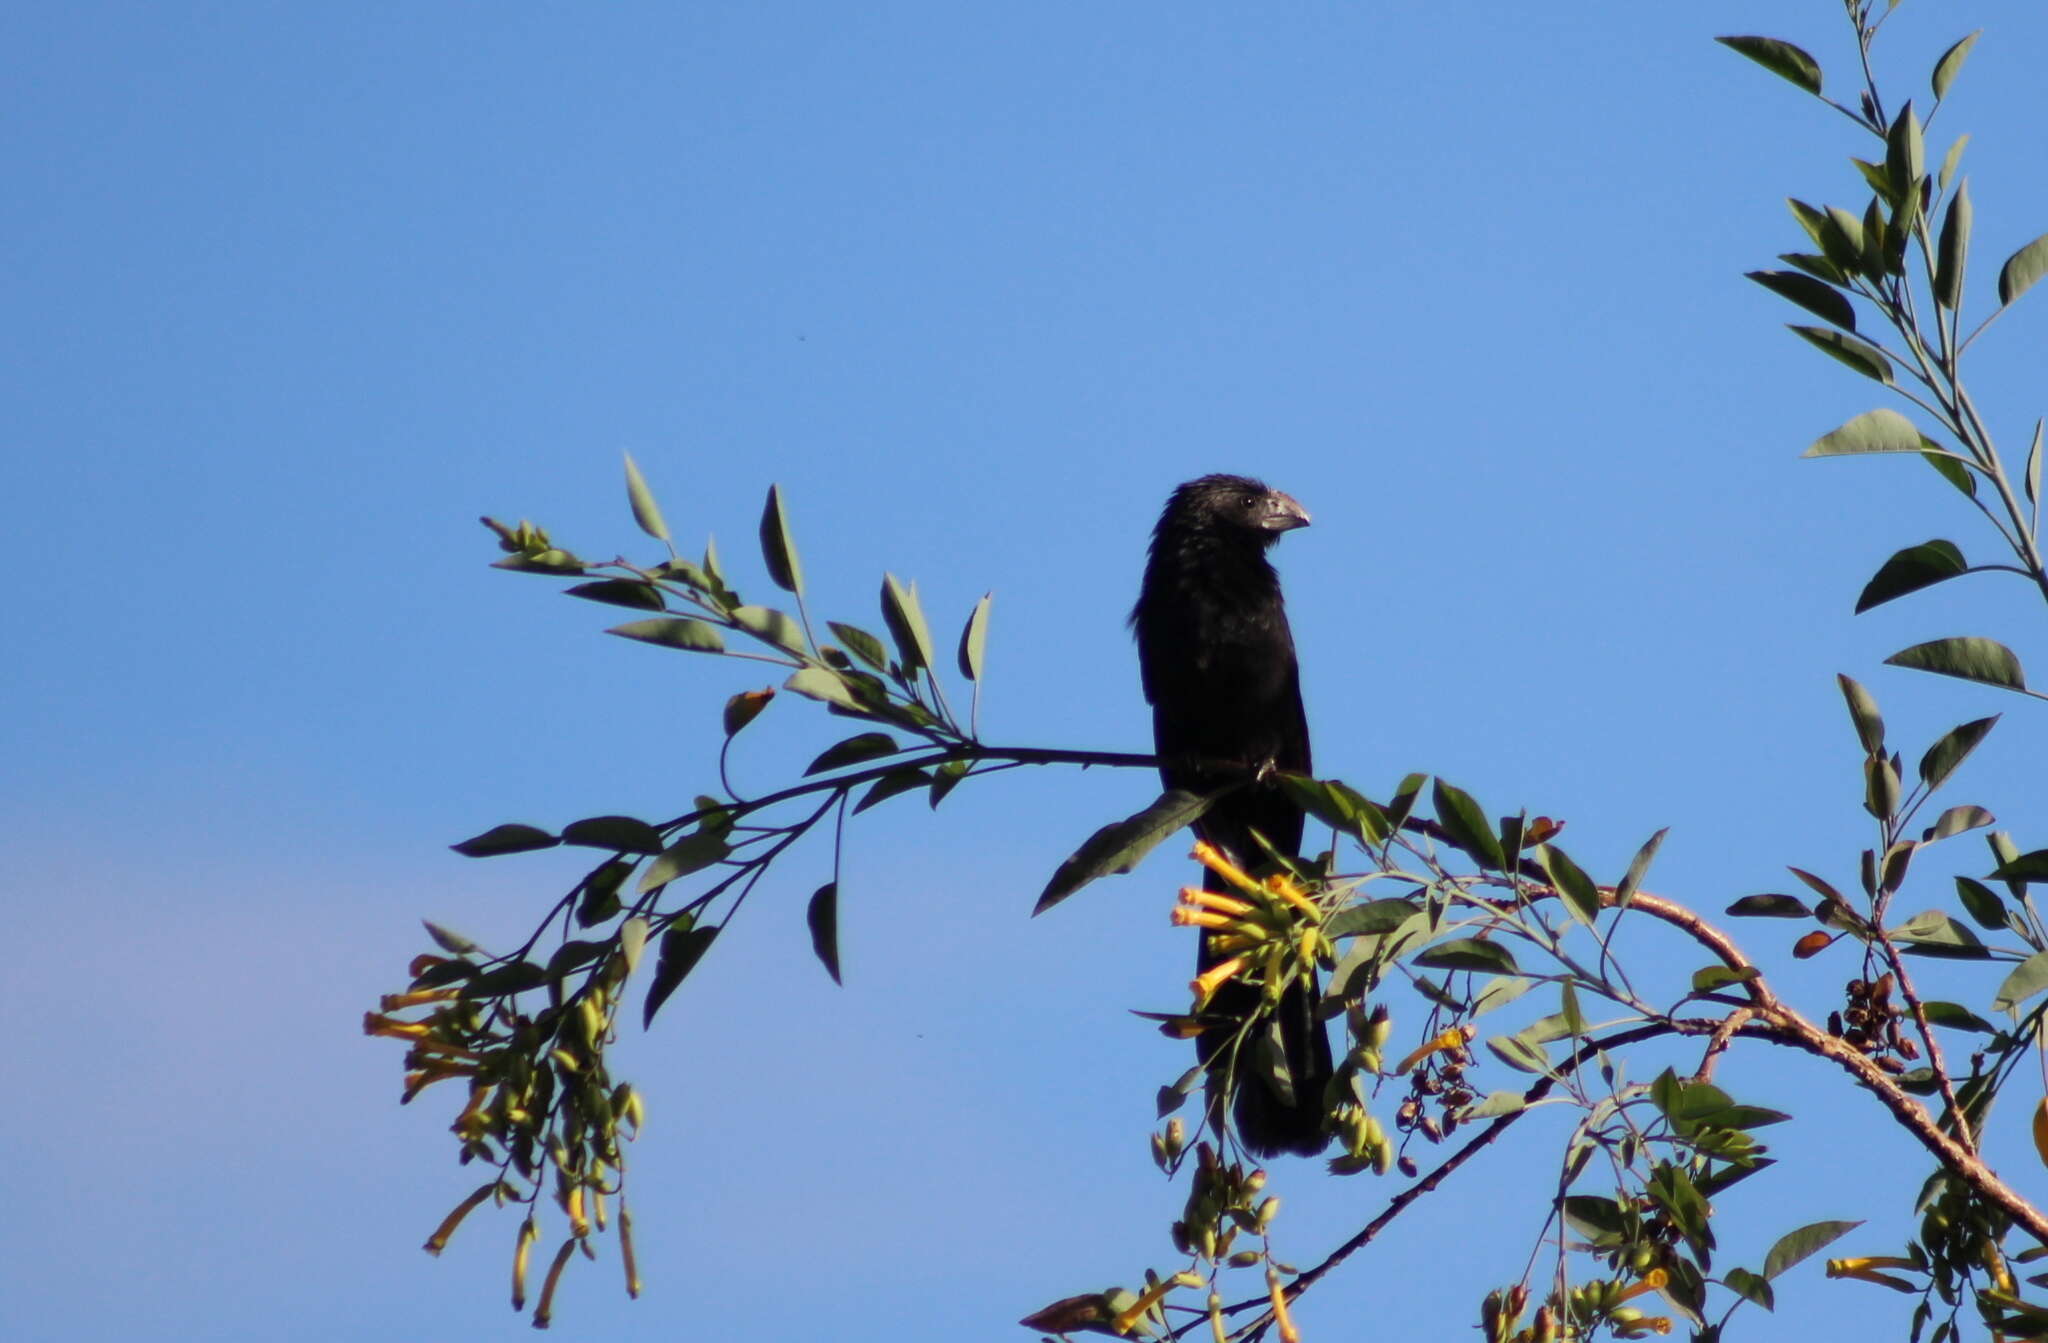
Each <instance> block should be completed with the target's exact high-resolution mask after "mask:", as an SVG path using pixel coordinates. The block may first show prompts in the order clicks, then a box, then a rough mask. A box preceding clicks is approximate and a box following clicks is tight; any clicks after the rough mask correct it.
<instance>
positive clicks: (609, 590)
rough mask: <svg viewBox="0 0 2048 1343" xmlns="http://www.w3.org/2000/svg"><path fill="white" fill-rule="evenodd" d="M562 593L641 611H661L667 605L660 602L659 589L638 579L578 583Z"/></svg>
mask: <svg viewBox="0 0 2048 1343" xmlns="http://www.w3.org/2000/svg"><path fill="white" fill-rule="evenodd" d="M563 591H564V592H566V593H567V594H568V595H569V596H571V597H581V598H583V599H584V600H585V601H592V602H605V603H608V604H610V605H612V606H632V607H637V608H638V609H640V610H643V611H661V610H665V609H667V605H668V604H667V603H666V602H664V601H663V600H662V597H661V589H660V588H657V587H655V586H654V584H652V583H648V582H645V581H643V580H641V579H638V578H607V579H603V580H601V581H599V582H596V583H578V584H577V585H576V586H575V587H573V588H565V589H563Z"/></svg>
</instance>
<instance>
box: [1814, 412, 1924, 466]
mask: <svg viewBox="0 0 2048 1343" xmlns="http://www.w3.org/2000/svg"><path fill="white" fill-rule="evenodd" d="M1920 450H1921V449H1920V431H1919V430H1918V429H1915V428H1914V427H1913V422H1912V421H1911V420H1909V419H1907V418H1906V417H1905V416H1903V415H1901V414H1899V412H1897V411H1896V410H1893V409H1891V407H1889V406H1880V407H1879V408H1878V409H1876V410H1870V411H1865V412H1864V413H1863V414H1861V415H1858V416H1857V417H1856V418H1855V419H1853V420H1851V421H1849V422H1848V423H1847V424H1845V425H1843V426H1842V427H1841V428H1839V429H1836V430H1834V431H1833V432H1832V433H1828V434H1823V435H1822V436H1821V437H1820V438H1817V439H1815V440H1814V443H1813V446H1812V447H1810V448H1808V449H1807V450H1806V451H1805V452H1804V453H1803V454H1802V455H1803V456H1807V457H1840V456H1844V455H1846V454H1848V453H1854V452H1919V451H1920Z"/></svg>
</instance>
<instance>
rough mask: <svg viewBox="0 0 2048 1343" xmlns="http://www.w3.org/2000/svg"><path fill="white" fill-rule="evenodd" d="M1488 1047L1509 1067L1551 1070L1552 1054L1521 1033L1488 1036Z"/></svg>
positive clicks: (1531, 1071)
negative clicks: (1520, 1034)
mask: <svg viewBox="0 0 2048 1343" xmlns="http://www.w3.org/2000/svg"><path fill="white" fill-rule="evenodd" d="M1486 1047H1487V1048H1488V1049H1490V1050H1492V1051H1493V1056H1494V1057H1495V1058H1497V1059H1499V1060H1500V1061H1501V1062H1502V1063H1505V1064H1507V1065H1508V1067H1510V1068H1513V1069H1515V1070H1517V1071H1518V1072H1525V1073H1547V1072H1549V1071H1550V1055H1548V1054H1546V1053H1545V1052H1544V1051H1543V1047H1542V1046H1541V1045H1537V1044H1532V1043H1531V1042H1529V1041H1528V1040H1524V1039H1523V1038H1522V1037H1521V1036H1519V1035H1493V1036H1488V1037H1487V1041H1486Z"/></svg>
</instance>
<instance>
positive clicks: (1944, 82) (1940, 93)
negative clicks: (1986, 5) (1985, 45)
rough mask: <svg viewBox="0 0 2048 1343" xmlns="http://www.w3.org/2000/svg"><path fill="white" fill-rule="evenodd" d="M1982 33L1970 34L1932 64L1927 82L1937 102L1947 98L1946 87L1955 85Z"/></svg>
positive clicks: (1979, 31) (1981, 30) (1980, 30)
mask: <svg viewBox="0 0 2048 1343" xmlns="http://www.w3.org/2000/svg"><path fill="white" fill-rule="evenodd" d="M1983 31H1984V30H1983V29H1982V28H1979V29H1978V30H1977V31H1976V32H1974V33H1971V34H1970V35H1969V36H1968V37H1966V38H1964V39H1963V40H1962V41H1960V42H1958V43H1956V44H1955V45H1954V46H1952V47H1950V48H1949V49H1948V50H1947V51H1944V52H1942V53H1941V59H1940V60H1938V61H1936V62H1935V63H1934V75H1933V77H1932V78H1931V79H1930V80H1928V83H1930V84H1931V85H1933V87H1934V96H1935V98H1936V99H1937V100H1939V99H1942V98H1946V97H1948V86H1949V85H1951V84H1953V83H1955V80H1956V74H1957V72H1959V71H1960V70H1961V69H1962V68H1963V62H1964V61H1966V60H1968V59H1970V48H1971V47H1974V46H1976V45H1977V38H1978V35H1979V34H1981V33H1982V32H1983Z"/></svg>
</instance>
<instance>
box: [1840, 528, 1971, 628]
mask: <svg viewBox="0 0 2048 1343" xmlns="http://www.w3.org/2000/svg"><path fill="white" fill-rule="evenodd" d="M1969 569H1970V566H1969V564H1968V562H1967V561H1965V560H1964V559H1963V552H1962V551H1960V550H1958V549H1957V548H1956V546H1955V543H1954V542H1951V541H1943V540H1940V539H1939V538H1937V539H1935V540H1933V541H1924V542H1922V543H1921V544H1919V545H1917V546H1907V547H1906V548H1905V549H1904V550H1901V551H1899V552H1898V553H1897V554H1895V555H1893V556H1892V557H1891V558H1890V559H1888V560H1886V561H1885V562H1884V565H1883V567H1882V568H1880V569H1879V570H1878V571H1877V573H1876V574H1875V575H1873V576H1872V577H1871V580H1870V582H1869V583H1867V584H1865V585H1864V588H1863V595H1862V596H1860V597H1858V598H1857V599H1856V614H1857V615H1859V616H1860V615H1862V614H1863V613H1864V612H1865V611H1868V610H1869V609H1870V608H1871V607H1873V606H1879V605H1882V604H1883V603H1885V602H1888V601H1890V600H1891V599H1892V598H1894V597H1903V596H1905V595H1906V594H1907V593H1909V592H1918V591H1919V590H1920V589H1922V588H1927V587H1933V586H1934V585H1935V584H1936V583H1940V582H1942V581H1944V580H1946V579H1950V578H1955V577H1957V576H1958V575H1961V574H1965V573H1968V572H1969Z"/></svg>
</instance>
